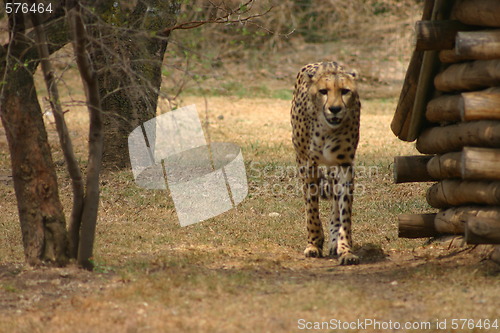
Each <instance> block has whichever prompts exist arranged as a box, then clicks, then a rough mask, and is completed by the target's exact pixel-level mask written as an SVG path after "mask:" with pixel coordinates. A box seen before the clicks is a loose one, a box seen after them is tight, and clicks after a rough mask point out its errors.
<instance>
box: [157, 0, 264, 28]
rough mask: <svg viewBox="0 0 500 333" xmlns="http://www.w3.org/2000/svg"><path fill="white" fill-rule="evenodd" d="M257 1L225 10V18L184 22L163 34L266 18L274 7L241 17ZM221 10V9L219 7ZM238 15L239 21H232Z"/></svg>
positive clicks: (253, 0) (250, 1) (251, 0)
mask: <svg viewBox="0 0 500 333" xmlns="http://www.w3.org/2000/svg"><path fill="white" fill-rule="evenodd" d="M209 2H210V3H211V4H212V5H213V6H214V7H217V5H215V4H214V3H213V2H211V1H209ZM254 2H255V0H249V1H247V2H245V3H244V4H242V5H240V6H239V7H238V8H237V9H234V10H225V11H226V14H225V15H223V16H219V17H215V18H213V19H209V20H205V21H190V22H184V23H180V24H177V25H174V26H172V27H168V28H166V29H164V30H163V31H162V34H167V33H170V32H171V31H173V30H185V29H194V28H197V27H200V26H202V25H205V24H213V23H215V24H232V23H240V24H242V23H245V22H248V21H251V20H253V19H256V18H258V17H261V16H264V15H266V14H267V13H269V12H270V11H271V10H272V9H273V7H269V9H267V10H266V11H265V12H263V13H259V14H254V15H250V16H246V17H241V15H245V14H246V13H248V12H249V11H250V8H251V5H252V3H254ZM218 8H220V7H218ZM234 15H237V16H238V18H237V19H232V18H231V16H234Z"/></svg>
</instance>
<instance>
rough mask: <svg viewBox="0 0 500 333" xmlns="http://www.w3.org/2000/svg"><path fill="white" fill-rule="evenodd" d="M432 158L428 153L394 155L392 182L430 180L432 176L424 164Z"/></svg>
mask: <svg viewBox="0 0 500 333" xmlns="http://www.w3.org/2000/svg"><path fill="white" fill-rule="evenodd" d="M431 158H432V156H430V155H415V156H396V157H394V183H395V184H399V183H410V182H430V181H434V180H436V179H434V178H432V177H431V176H430V175H429V173H428V172H427V168H426V165H427V163H428V162H429V160H430V159H431Z"/></svg>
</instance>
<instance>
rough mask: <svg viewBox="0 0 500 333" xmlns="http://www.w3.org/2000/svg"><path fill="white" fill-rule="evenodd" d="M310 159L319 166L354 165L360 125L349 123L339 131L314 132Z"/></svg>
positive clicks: (310, 146) (311, 136) (311, 139)
mask: <svg viewBox="0 0 500 333" xmlns="http://www.w3.org/2000/svg"><path fill="white" fill-rule="evenodd" d="M311 134H312V135H310V144H309V149H308V150H309V159H311V160H312V161H314V162H315V163H316V164H319V165H326V166H334V165H342V164H352V162H353V160H354V155H355V152H356V148H357V145H358V139H359V125H358V124H357V123H355V122H352V124H351V123H348V124H346V125H345V127H344V126H343V127H342V128H339V129H338V130H337V131H334V132H332V131H330V132H328V131H327V130H325V131H319V130H317V131H313V133H311Z"/></svg>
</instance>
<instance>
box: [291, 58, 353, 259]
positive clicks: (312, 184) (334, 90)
mask: <svg viewBox="0 0 500 333" xmlns="http://www.w3.org/2000/svg"><path fill="white" fill-rule="evenodd" d="M357 76H358V75H357V73H356V72H354V71H352V72H351V71H347V70H345V69H344V68H343V67H342V66H340V65H338V64H337V63H335V62H322V63H314V64H309V65H306V66H304V67H303V68H302V69H301V70H300V71H299V73H298V75H297V80H296V83H295V91H294V95H293V101H292V109H291V123H292V142H293V146H294V148H295V152H296V159H297V164H298V170H299V177H300V178H301V179H302V180H303V182H302V184H303V190H304V198H305V204H306V226H307V234H308V236H307V243H308V244H307V247H306V249H305V251H304V255H305V256H306V257H317V258H320V257H322V256H323V242H324V233H323V226H322V224H321V221H320V216H319V202H318V201H319V198H320V197H322V198H330V199H331V198H333V203H332V209H331V213H330V217H329V220H328V229H329V230H330V242H329V255H330V256H338V258H339V263H340V264H341V265H355V264H358V263H359V258H358V257H357V256H356V255H355V254H354V253H353V252H352V237H351V212H352V197H353V190H354V171H353V160H354V156H355V152H356V148H357V146H358V141H359V118H360V110H361V103H360V101H359V95H358V92H357V90H356V81H357Z"/></svg>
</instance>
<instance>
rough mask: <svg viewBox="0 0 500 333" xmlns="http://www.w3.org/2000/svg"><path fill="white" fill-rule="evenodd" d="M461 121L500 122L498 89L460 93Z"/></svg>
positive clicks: (499, 92)
mask: <svg viewBox="0 0 500 333" xmlns="http://www.w3.org/2000/svg"><path fill="white" fill-rule="evenodd" d="M462 98H463V108H461V109H460V111H461V118H462V120H463V121H472V120H481V119H491V120H500V88H498V87H496V88H489V89H486V90H483V91H473V92H467V93H462Z"/></svg>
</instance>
